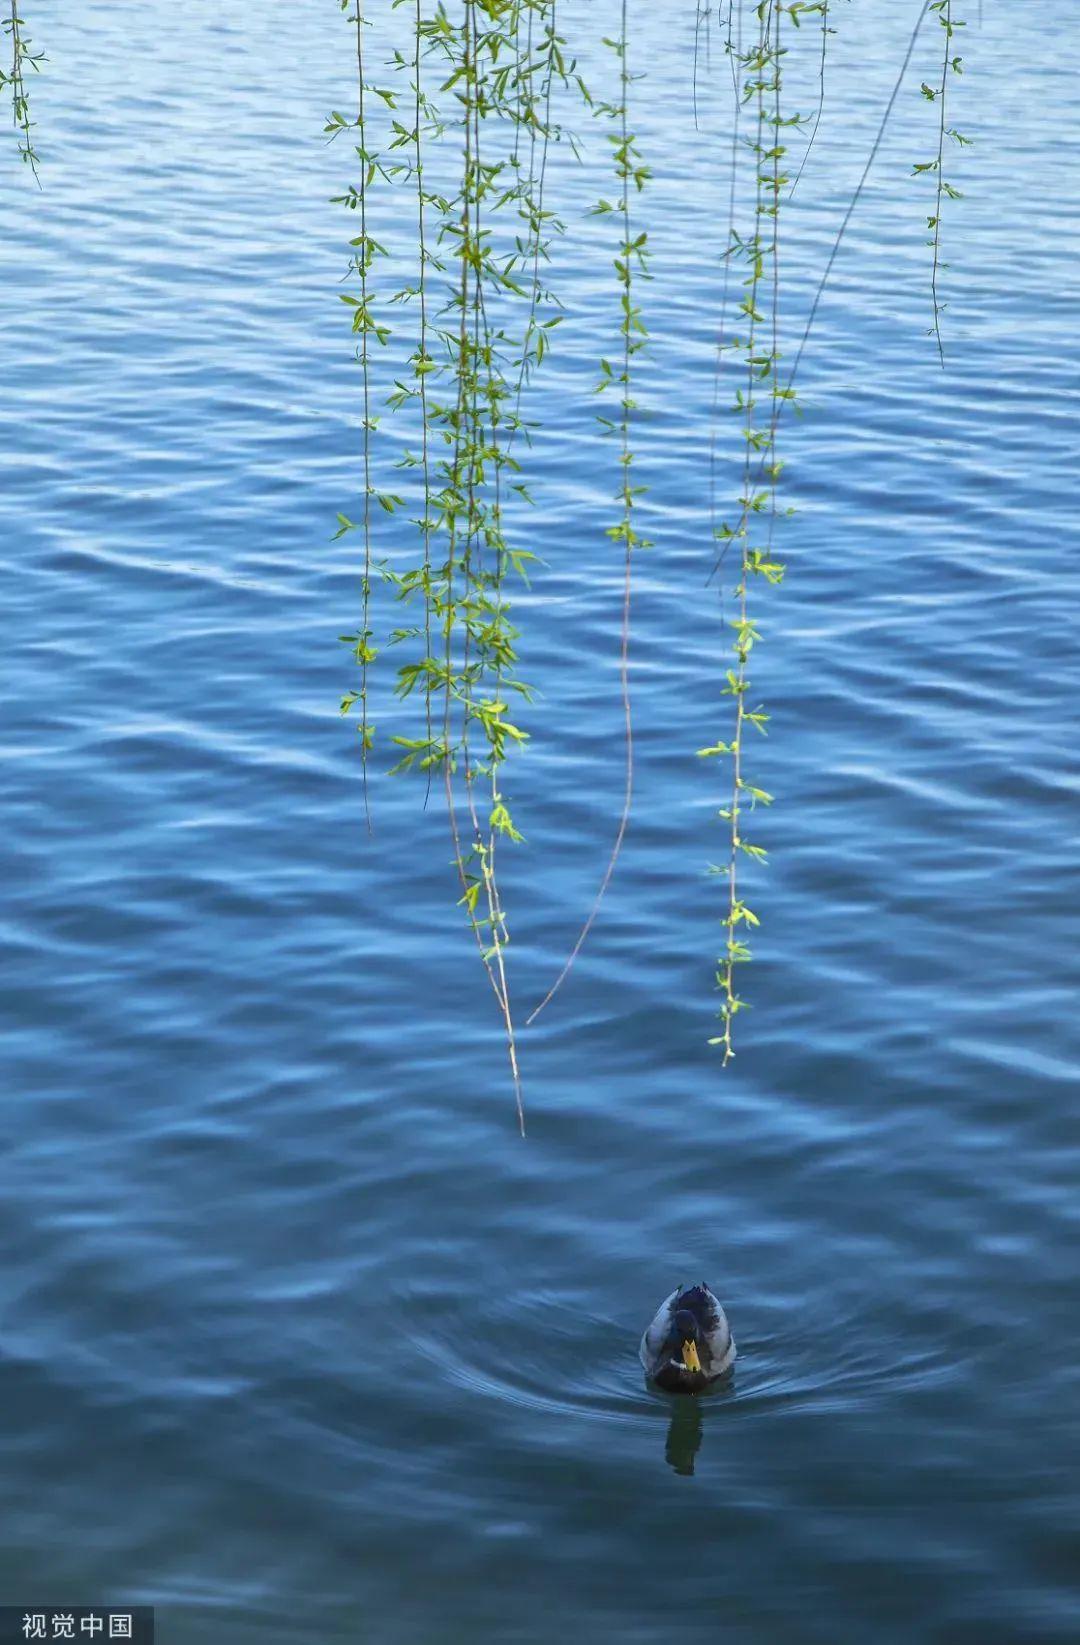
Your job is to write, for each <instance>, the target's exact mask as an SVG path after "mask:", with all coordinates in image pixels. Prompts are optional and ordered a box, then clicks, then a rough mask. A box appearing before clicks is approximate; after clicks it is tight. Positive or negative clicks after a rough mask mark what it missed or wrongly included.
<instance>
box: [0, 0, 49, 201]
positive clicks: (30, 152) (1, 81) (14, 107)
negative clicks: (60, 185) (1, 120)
mask: <svg viewBox="0 0 1080 1645" xmlns="http://www.w3.org/2000/svg"><path fill="white" fill-rule="evenodd" d="M0 28H2V29H3V32H4V34H5V35H6V36H7V39H8V44H9V45H10V47H11V67H10V68H8V69H3V68H0V91H2V90H4V89H5V88H6V89H8V90H9V91H10V94H11V117H12V120H13V122H14V125H15V130H16V133H17V135H18V143H19V158H20V159H21V160H22V161H23V163H24V164H25V165H28V166H29V167H30V170H31V171H32V172H33V174H34V178H35V180H36V181H37V184H38V187H39V188H40V187H41V179H40V177H39V176H38V154H37V150H36V149H35V147H34V140H33V136H32V132H33V127H34V122H33V120H31V118H30V96H29V93H28V92H27V89H26V74H27V70H30V71H32V72H33V73H35V74H36V73H37V72H38V71H39V70H40V68H41V65H42V63H43V62H44V61H45V53H44V52H42V51H32V50H31V49H30V36H29V35H28V34H27V32H26V21H25V19H24V18H23V17H21V16H20V15H19V0H9V10H8V15H7V16H6V17H4V18H3V19H2V20H0Z"/></svg>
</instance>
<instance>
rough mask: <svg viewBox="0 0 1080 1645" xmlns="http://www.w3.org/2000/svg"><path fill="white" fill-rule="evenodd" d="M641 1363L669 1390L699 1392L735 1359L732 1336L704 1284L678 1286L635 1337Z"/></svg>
mask: <svg viewBox="0 0 1080 1645" xmlns="http://www.w3.org/2000/svg"><path fill="white" fill-rule="evenodd" d="M641 1363H642V1365H643V1366H644V1367H645V1370H646V1372H647V1374H648V1375H649V1376H650V1377H651V1378H652V1380H653V1382H655V1383H656V1384H657V1386H658V1387H660V1388H665V1389H666V1390H667V1391H668V1393H671V1394H700V1393H701V1391H702V1389H703V1388H707V1387H708V1386H709V1384H710V1383H713V1382H716V1381H717V1379H718V1378H719V1377H722V1376H723V1375H724V1372H725V1371H728V1370H730V1368H731V1366H732V1365H733V1364H734V1363H735V1338H734V1337H733V1336H732V1334H731V1329H730V1327H729V1325H728V1322H727V1316H726V1315H725V1313H724V1310H723V1309H722V1308H721V1306H720V1304H719V1302H718V1301H717V1300H716V1298H715V1297H714V1296H713V1294H712V1292H711V1291H710V1290H709V1287H708V1286H707V1285H689V1286H687V1287H685V1288H684V1287H682V1286H681V1285H680V1286H678V1287H677V1288H676V1289H675V1290H674V1291H672V1293H671V1295H670V1296H669V1297H668V1298H667V1299H666V1301H664V1302H662V1303H661V1304H660V1307H659V1309H658V1310H657V1314H656V1318H655V1319H654V1320H653V1322H652V1324H651V1325H650V1326H649V1329H648V1330H647V1331H646V1332H645V1335H644V1336H643V1337H642V1339H641Z"/></svg>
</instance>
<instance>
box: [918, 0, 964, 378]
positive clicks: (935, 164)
mask: <svg viewBox="0 0 1080 1645" xmlns="http://www.w3.org/2000/svg"><path fill="white" fill-rule="evenodd" d="M930 10H931V11H934V12H936V13H937V18H938V22H939V23H940V24H941V27H942V30H943V31H944V41H943V50H942V63H941V83H940V84H939V85H938V87H937V88H936V89H935V88H934V87H933V86H928V85H927V84H926V82H925V81H924V82H923V85H922V94H923V96H924V97H925V98H926V100H927V102H928V103H936V104H937V106H938V145H937V154H936V156H935V157H934V159H933V160H925V161H923V162H922V164H921V165H916V166H915V168H914V175H915V176H918V175H919V173H920V172H933V173H934V174H935V176H936V180H937V195H936V199H935V202H934V210H933V213H932V215H931V216H929V217H928V218H927V219H926V226H927V228H928V229H929V230H930V240H929V242H928V243H929V244H930V245H931V246H932V247H933V253H934V256H933V264H932V266H931V270H930V299H931V302H932V304H933V309H934V323H933V325H932V326H931V328H930V331H931V334H932V336H933V337H934V340H935V342H936V343H937V350H938V357H939V359H940V361H941V364H942V365H943V366H944V364H945V346H944V344H943V342H942V339H941V316H942V314H943V313H944V311H945V304H944V303H943V302H941V301H940V299H939V296H938V277H939V275H940V273H941V271H942V269H944V268H946V267H947V266H948V265H947V264H945V263H943V262H942V261H941V205H942V200H944V199H949V200H960V199H962V198H963V196H962V195H961V193H960V190H959V189H958V188H954V187H953V185H952V183H950V182H948V180H947V179H946V177H945V148H946V138H950V137H951V138H952V140H953V142H954V143H957V144H967V143H968V142H970V138H967V137H965V136H963V134H962V133H961V132H959V131H957V129H956V127H955V126H948V125H946V121H947V118H948V116H947V113H946V101H947V99H946V90H947V87H948V83H949V75H950V74H962V73H963V66H962V65H963V58H961V57H957V56H954V54H953V49H952V37H953V35H954V33H955V32H956V30H957V29H962V28H963V27H964V25H963V23H962V22H960V20H959V19H958V18H954V17H953V13H952V0H931V5H930Z"/></svg>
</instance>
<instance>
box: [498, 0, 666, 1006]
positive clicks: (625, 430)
mask: <svg viewBox="0 0 1080 1645" xmlns="http://www.w3.org/2000/svg"><path fill="white" fill-rule="evenodd" d="M604 43H605V45H607V46H609V47H610V48H611V49H612V51H614V53H615V55H616V57H617V58H618V62H619V85H620V97H619V101H618V102H617V103H607V104H605V103H601V104H599V105H598V106H597V113H598V114H602V115H607V116H608V117H609V118H610V119H612V120H614V121H615V122H616V124H617V128H618V130H617V135H611V136H609V142H610V143H611V144H612V147H613V151H614V160H615V175H616V178H617V179H618V182H619V187H620V193H619V196H618V199H617V200H616V202H615V203H614V204H612V202H610V201H608V200H601V201H600V202H599V203H598V204H597V205H596V206H594V207H593V212H592V215H594V216H605V215H607V214H608V213H611V212H618V213H619V214H620V217H621V221H622V241H621V243H620V245H619V248H618V251H617V253H616V256H615V259H614V264H615V273H616V276H617V278H618V282H619V305H620V310H621V314H622V318H621V321H620V325H619V335H620V337H621V339H622V361H621V366H620V369H619V370H618V371H616V370H614V369H613V367H612V366H611V365H610V363H609V362H608V361H607V360H601V362H600V367H601V377H600V382H599V383H598V384H597V392H598V393H603V392H604V391H605V390H608V389H617V390H618V393H619V417H618V421H617V422H615V421H613V420H612V419H610V418H607V417H601V418H600V419H599V421H600V424H601V426H602V427H603V428H604V429H605V431H606V432H607V433H608V434H617V436H618V440H619V465H620V469H621V482H620V485H619V489H618V491H617V492H616V501H617V502H618V504H619V510H620V515H619V520H618V522H617V523H616V524H615V525H612V526H609V527H608V530H607V535H608V536H609V537H610V538H611V539H612V541H614V542H617V543H621V544H622V545H623V593H622V616H621V622H620V640H619V685H620V694H621V697H622V709H623V737H624V741H623V748H624V771H625V781H624V788H623V803H622V809H621V811H620V814H619V822H618V826H617V828H616V831H615V841H614V844H613V845H612V848H611V855H610V856H609V858H608V861H607V865H606V867H605V869H604V873H603V876H602V878H601V880H600V885H599V887H598V889H597V892H596V896H595V898H594V900H593V905H592V908H591V909H590V911H589V914H588V917H587V918H586V920H585V923H584V925H583V926H582V927H581V930H580V931H579V932H578V935H577V940H576V941H575V943H574V946H573V948H572V949H571V950H570V953H569V955H568V956H567V959H566V962H565V964H564V965H563V968H562V970H561V971H560V972H559V975H558V976H557V977H556V978H555V981H554V982H553V983H552V985H551V987H550V988H549V989H548V991H547V993H546V994H545V995H544V997H543V999H542V1000H541V1001H540V1003H539V1005H537V1006H536V1007H535V1009H534V1010H533V1012H532V1013H531V1015H530V1016H529V1018H528V1021H529V1023H532V1022H534V1021H535V1019H536V1018H537V1017H538V1016H539V1015H540V1013H541V1011H542V1010H543V1009H544V1007H545V1006H546V1005H547V1004H548V1002H549V1001H550V1000H551V999H552V997H553V996H554V995H555V994H556V993H557V992H558V990H559V988H560V987H561V986H562V984H563V982H564V980H565V979H566V977H567V976H568V975H569V973H570V970H571V969H572V967H573V964H574V961H575V960H576V959H577V956H578V954H579V953H580V952H581V949H582V947H583V946H584V943H585V940H586V938H587V937H588V935H589V932H590V931H591V930H592V927H593V924H594V923H595V921H596V917H597V915H598V914H599V912H600V904H601V903H602V901H603V899H604V893H605V892H606V891H607V888H608V886H609V884H610V883H611V877H612V875H613V874H614V872H615V865H616V863H617V862H618V860H619V854H620V852H621V851H622V845H623V840H624V838H625V836H626V829H627V825H628V824H629V821H630V808H631V804H632V801H633V792H634V725H633V714H632V712H631V703H630V611H631V593H632V581H633V572H632V568H633V556H634V551H635V550H636V549H640V548H650V547H651V546H652V544H651V542H650V541H649V539H648V538H646V537H643V536H641V534H640V533H639V532H638V530H637V528H636V526H635V525H634V514H635V510H636V508H637V506H638V505H637V498H639V497H640V496H641V495H642V494H643V493H644V491H645V489H646V488H645V487H644V486H640V485H635V484H634V483H633V477H632V473H631V469H632V465H633V461H634V454H633V450H632V445H631V438H630V425H631V417H632V414H633V412H634V411H635V409H636V402H635V400H634V398H633V392H632V390H633V364H634V361H635V359H636V356H637V355H638V354H639V353H640V352H641V350H642V349H643V348H644V347H645V345H646V342H647V341H648V331H647V329H646V327H645V322H644V319H643V317H642V310H641V307H640V305H639V304H638V303H637V301H636V295H635V280H640V279H648V277H649V276H648V251H647V245H648V233H647V232H646V231H645V230H642V231H641V232H640V233H635V232H634V225H633V223H632V219H631V209H630V202H631V190H633V191H634V192H635V193H636V194H640V193H641V192H642V190H643V189H644V187H645V184H646V182H647V181H648V179H649V175H650V173H649V168H648V166H645V165H643V164H642V161H641V152H640V150H639V149H638V146H637V137H636V134H635V133H633V132H631V131H630V128H629V104H630V83H631V80H632V79H633V76H632V75H631V73H630V70H629V62H628V51H629V39H628V31H627V3H626V0H622V8H621V13H620V29H619V38H618V39H617V40H605V42H604Z"/></svg>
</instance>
